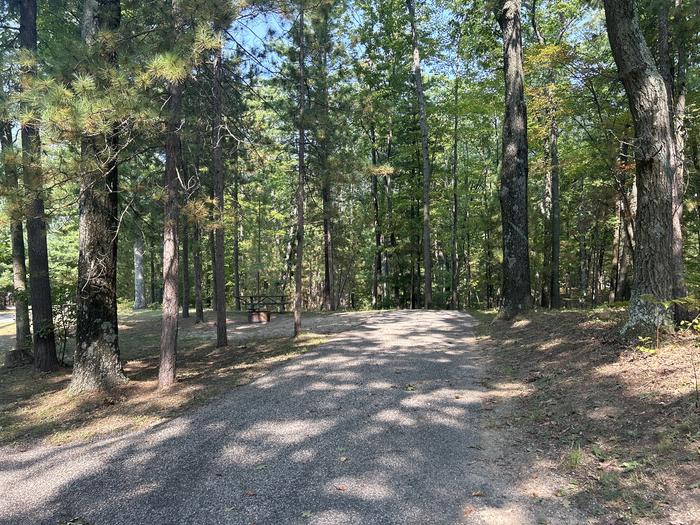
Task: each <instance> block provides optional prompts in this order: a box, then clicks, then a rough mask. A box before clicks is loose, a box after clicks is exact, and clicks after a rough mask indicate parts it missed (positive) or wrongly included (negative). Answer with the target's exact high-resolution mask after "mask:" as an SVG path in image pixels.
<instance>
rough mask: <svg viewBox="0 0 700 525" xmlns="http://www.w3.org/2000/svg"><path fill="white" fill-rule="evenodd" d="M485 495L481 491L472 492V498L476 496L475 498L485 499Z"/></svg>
mask: <svg viewBox="0 0 700 525" xmlns="http://www.w3.org/2000/svg"><path fill="white" fill-rule="evenodd" d="M485 495H486V494H484V493H483V492H482V491H480V490H476V491H474V492H472V496H474V497H475V498H483V497H484V496H485Z"/></svg>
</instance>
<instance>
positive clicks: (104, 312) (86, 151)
mask: <svg viewBox="0 0 700 525" xmlns="http://www.w3.org/2000/svg"><path fill="white" fill-rule="evenodd" d="M120 19H121V5H120V2H119V0H98V1H87V2H85V4H84V10H83V28H82V30H83V31H82V32H83V35H82V36H83V41H84V42H85V44H86V45H87V46H88V47H93V46H95V45H96V36H97V33H98V32H99V31H103V30H106V31H114V30H116V29H118V28H119V25H120ZM93 51H94V52H95V54H96V55H98V56H99V57H100V59H102V60H105V61H108V62H112V61H113V60H114V58H115V57H114V55H113V54H112V53H111V52H105V51H103V50H101V49H93ZM118 149H119V133H118V130H117V127H116V125H115V126H114V127H113V130H112V132H110V133H109V134H108V135H106V136H104V135H87V134H84V135H83V136H82V139H81V174H80V219H79V220H80V241H79V242H80V246H79V253H78V291H77V323H76V331H75V359H74V363H73V375H72V377H71V384H70V391H71V392H73V393H79V392H85V391H91V390H107V389H110V388H112V387H114V386H116V385H118V384H120V383H123V382H125V381H126V376H124V372H123V370H122V364H121V360H120V358H119V330H118V321H117V234H118V227H119V200H118V195H119V193H118V191H119V188H118V184H119V175H118V170H117V151H118Z"/></svg>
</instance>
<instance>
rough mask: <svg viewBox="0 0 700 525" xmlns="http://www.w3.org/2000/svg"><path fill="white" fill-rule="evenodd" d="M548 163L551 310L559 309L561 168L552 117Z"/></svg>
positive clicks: (555, 128)
mask: <svg viewBox="0 0 700 525" xmlns="http://www.w3.org/2000/svg"><path fill="white" fill-rule="evenodd" d="M549 161H550V163H551V166H550V168H551V178H552V180H551V185H552V208H551V219H552V223H551V224H552V226H551V230H550V233H551V245H552V257H551V260H550V263H551V266H550V274H549V279H550V282H549V294H550V299H549V306H550V307H551V308H561V292H560V282H559V265H560V259H561V257H560V254H561V199H560V186H559V181H560V180H561V166H560V164H559V129H558V127H557V121H556V119H555V118H554V115H552V119H551V122H550V131H549Z"/></svg>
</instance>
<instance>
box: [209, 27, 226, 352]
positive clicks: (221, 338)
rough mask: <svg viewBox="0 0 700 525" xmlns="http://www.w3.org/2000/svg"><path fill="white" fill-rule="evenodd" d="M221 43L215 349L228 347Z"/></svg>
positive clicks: (215, 121)
mask: <svg viewBox="0 0 700 525" xmlns="http://www.w3.org/2000/svg"><path fill="white" fill-rule="evenodd" d="M222 48H223V43H222V42H221V40H220V41H219V46H218V47H217V48H216V55H215V58H214V79H213V88H212V103H213V107H212V123H211V128H212V129H211V132H212V176H213V179H214V180H213V182H214V197H215V199H216V211H217V217H216V219H217V224H216V230H215V231H214V275H215V278H214V285H215V286H216V347H217V348H221V347H224V346H228V337H227V334H226V277H225V275H224V269H225V267H226V265H225V262H224V256H225V253H224V162H223V158H222V151H221V141H222V140H223V138H222V135H221V102H222V94H221V83H222V81H223V63H222Z"/></svg>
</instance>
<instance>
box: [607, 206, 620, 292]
mask: <svg viewBox="0 0 700 525" xmlns="http://www.w3.org/2000/svg"><path fill="white" fill-rule="evenodd" d="M615 220H616V224H615V230H614V231H613V245H612V264H611V266H610V289H609V290H608V303H610V304H613V303H614V302H615V301H616V300H617V289H618V282H619V280H620V261H621V260H622V228H623V219H622V201H621V200H620V198H619V197H618V199H617V202H616V203H615Z"/></svg>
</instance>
